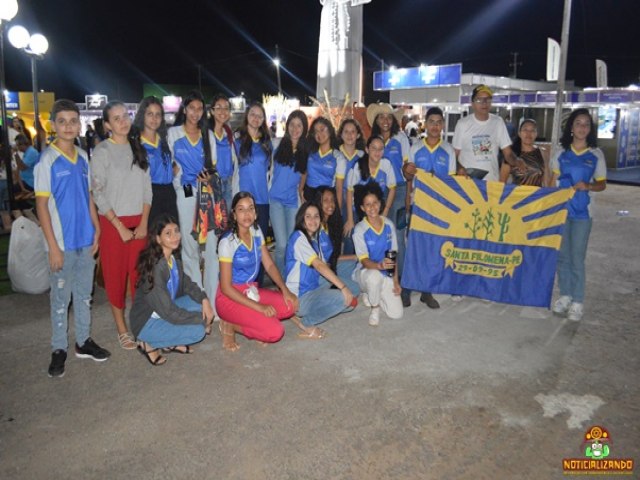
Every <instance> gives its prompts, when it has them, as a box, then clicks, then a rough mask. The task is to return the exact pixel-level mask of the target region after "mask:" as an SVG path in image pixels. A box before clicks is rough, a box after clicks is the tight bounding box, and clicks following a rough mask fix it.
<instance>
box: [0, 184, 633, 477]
mask: <svg viewBox="0 0 640 480" xmlns="http://www.w3.org/2000/svg"><path fill="white" fill-rule="evenodd" d="M597 197H598V201H597V205H596V210H595V221H594V227H593V231H592V235H591V241H590V245H589V252H588V265H587V270H588V274H587V282H588V283H587V300H586V305H585V308H586V314H585V318H584V319H583V321H582V322H580V323H575V322H568V321H567V320H565V319H562V318H559V317H556V316H553V315H552V314H551V313H550V311H548V310H544V309H536V308H522V307H516V306H510V305H503V304H497V303H487V302H484V301H482V300H477V299H471V298H465V299H463V301H462V302H459V303H454V302H452V301H451V299H450V298H449V297H447V296H437V298H438V299H439V300H440V302H441V305H442V308H441V309H440V310H437V311H430V310H428V309H427V308H426V306H424V305H422V304H421V303H420V302H419V301H418V297H417V295H414V296H413V304H414V305H413V306H412V307H410V308H409V309H407V310H405V318H403V319H402V320H397V321H391V320H389V319H387V318H385V317H384V316H383V318H382V320H381V323H380V326H379V327H378V328H372V327H369V326H368V325H367V314H366V311H365V310H364V309H363V308H361V307H359V308H358V309H356V311H354V312H352V313H350V314H346V315H343V316H340V317H338V318H336V319H334V320H331V321H329V322H328V323H327V324H325V328H326V330H327V331H328V332H329V335H328V338H326V339H325V340H322V341H305V340H299V339H297V338H296V335H295V333H296V328H295V326H294V325H292V324H288V325H286V329H287V333H286V335H285V338H284V339H283V340H282V341H281V342H280V343H279V344H275V345H270V346H268V347H266V348H264V347H260V346H258V345H257V344H255V343H254V342H249V341H247V340H245V339H244V338H241V339H240V343H241V346H242V348H241V349H240V351H239V352H237V353H229V352H226V351H223V350H222V349H221V348H220V336H219V334H217V332H215V333H214V335H212V337H210V338H208V339H207V340H205V342H203V343H202V344H201V345H199V346H198V347H197V351H196V353H195V354H194V355H191V356H184V355H177V354H173V355H171V356H170V357H169V361H168V362H167V364H166V365H164V366H163V367H158V368H154V367H151V366H150V365H149V364H148V363H147V362H146V360H145V359H144V358H142V356H141V355H140V354H138V353H137V352H135V351H124V350H121V349H120V348H119V347H118V346H117V339H116V333H115V328H114V325H113V322H112V320H111V314H110V312H109V307H108V305H107V303H106V299H105V296H104V292H103V291H102V290H101V289H97V292H96V296H95V306H94V310H93V313H94V321H93V338H94V339H95V340H96V341H97V342H98V343H99V344H101V345H103V346H105V347H107V348H109V349H110V350H111V351H112V352H113V356H112V358H111V359H110V360H109V361H108V362H105V363H101V364H98V363H95V362H93V361H91V360H80V359H76V358H75V357H72V356H71V357H70V358H69V359H68V361H67V372H66V375H65V377H64V378H61V379H60V378H58V379H50V378H48V377H47V375H46V370H47V366H48V362H49V355H50V352H49V347H48V345H49V337H50V327H49V319H48V298H47V296H46V295H40V296H26V295H18V294H15V295H9V296H6V297H1V298H0V312H1V320H0V340H1V342H2V345H3V348H2V351H1V352H0V365H2V368H3V373H2V375H0V478H2V479H14V478H16V479H50V478H51V479H53V478H83V479H88V478H100V479H104V478H128V477H130V478H136V479H146V478H158V477H163V478H202V479H278V480H283V479H296V480H298V479H387V478H389V479H391V478H393V479H443V478H446V479H515V478H518V479H529V478H531V479H534V478H535V479H540V478H544V479H549V478H563V473H562V459H563V458H568V457H572V458H584V454H583V451H581V448H582V441H583V435H584V433H585V431H586V429H587V428H588V427H590V426H591V425H594V424H599V425H602V426H604V427H605V428H607V429H608V430H609V432H610V434H611V438H612V440H613V443H612V446H611V457H615V458H629V457H630V458H634V459H635V460H636V462H638V461H640V447H639V445H640V442H639V440H640V406H639V405H640V387H639V383H640V382H639V380H638V378H639V377H638V373H637V372H638V370H639V369H640V355H639V354H640V332H639V323H640V314H639V313H638V312H639V311H640V293H639V290H638V288H639V279H640V276H639V272H640V247H639V246H638V245H639V242H640V220H639V219H640V189H638V188H635V187H625V186H616V185H613V186H609V188H608V189H607V190H606V191H605V192H603V193H601V194H599V195H597ZM618 210H629V211H630V212H631V213H630V215H629V216H627V217H619V216H617V215H616V211H618ZM287 323H289V322H287ZM639 473H640V470H639V469H638V468H637V467H636V471H635V475H636V476H637V475H638V474H639ZM636 476H634V478H637V477H636Z"/></svg>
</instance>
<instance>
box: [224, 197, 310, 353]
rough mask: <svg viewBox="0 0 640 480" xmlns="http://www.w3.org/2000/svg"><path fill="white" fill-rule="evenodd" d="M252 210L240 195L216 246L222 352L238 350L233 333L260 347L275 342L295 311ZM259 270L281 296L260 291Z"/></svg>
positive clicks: (249, 199)
mask: <svg viewBox="0 0 640 480" xmlns="http://www.w3.org/2000/svg"><path fill="white" fill-rule="evenodd" d="M257 220H258V217H257V214H256V205H255V202H254V200H253V196H252V195H251V194H250V193H249V192H238V193H237V194H236V195H235V196H234V197H233V201H232V202H231V231H230V232H228V233H227V234H226V235H225V236H224V237H223V238H222V239H221V240H220V244H219V246H218V258H219V259H220V284H219V287H218V292H217V294H216V312H217V313H218V316H219V317H220V318H221V320H220V332H221V333H222V347H223V348H225V349H226V350H230V351H236V350H238V348H240V346H239V345H238V344H237V343H236V340H235V335H236V332H238V333H241V334H243V335H244V336H245V337H247V338H250V339H254V340H258V341H261V342H269V343H272V342H277V341H278V340H280V339H281V338H282V336H283V335H284V328H283V327H282V325H281V324H280V320H284V319H286V318H289V317H292V316H293V315H294V313H295V312H296V311H297V310H298V298H297V297H296V296H295V295H294V294H293V293H291V292H290V291H289V289H288V288H287V286H286V285H285V283H284V281H283V280H282V276H281V275H280V272H279V271H278V268H277V267H276V265H275V263H273V260H272V259H271V255H270V254H269V251H268V250H267V247H266V245H265V241H264V236H263V234H262V231H261V230H260V227H258V224H257ZM260 265H262V266H263V267H264V270H265V272H267V274H268V275H269V277H271V280H273V282H274V283H275V284H276V286H277V287H278V288H279V289H280V292H275V291H273V290H267V289H264V288H258V284H257V283H256V278H257V276H258V271H259V270H260Z"/></svg>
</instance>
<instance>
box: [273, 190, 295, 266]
mask: <svg viewBox="0 0 640 480" xmlns="http://www.w3.org/2000/svg"><path fill="white" fill-rule="evenodd" d="M297 212H298V209H297V208H293V207H287V206H285V205H284V204H282V203H281V202H278V201H277V200H272V201H271V203H270V204H269V215H270V217H271V226H272V227H273V236H274V237H275V240H276V258H275V262H276V266H277V267H278V270H279V271H280V274H281V275H282V276H283V277H284V267H285V265H284V254H285V252H286V250H287V242H288V241H289V237H290V236H291V234H292V233H293V228H294V227H295V225H296V213H297Z"/></svg>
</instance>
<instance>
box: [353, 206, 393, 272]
mask: <svg viewBox="0 0 640 480" xmlns="http://www.w3.org/2000/svg"><path fill="white" fill-rule="evenodd" d="M383 220H384V223H383V224H382V228H380V230H376V229H375V228H374V227H373V226H372V225H371V224H370V223H369V222H368V221H367V219H366V218H365V219H363V220H362V221H361V222H359V223H358V224H357V225H356V227H355V228H354V229H353V244H354V246H355V249H356V255H357V257H358V260H360V262H359V263H358V267H356V268H362V263H361V262H362V260H364V259H365V258H368V259H369V260H371V261H373V262H376V263H377V262H381V261H382V259H383V258H384V256H385V252H386V251H387V250H396V251H397V250H398V239H397V237H396V227H395V225H394V224H393V222H392V221H391V220H389V219H388V218H386V217H383Z"/></svg>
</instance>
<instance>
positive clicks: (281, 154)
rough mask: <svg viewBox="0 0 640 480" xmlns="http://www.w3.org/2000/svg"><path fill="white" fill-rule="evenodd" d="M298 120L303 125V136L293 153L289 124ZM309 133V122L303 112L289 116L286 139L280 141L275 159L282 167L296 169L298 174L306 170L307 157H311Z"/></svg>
mask: <svg viewBox="0 0 640 480" xmlns="http://www.w3.org/2000/svg"><path fill="white" fill-rule="evenodd" d="M295 119H298V120H300V122H301V123H302V136H301V137H300V139H299V140H298V144H297V145H296V151H295V152H294V151H293V142H292V141H291V135H290V134H289V124H290V123H291V121H292V120H295ZM308 132H309V122H308V121H307V115H306V114H305V113H304V112H303V111H302V110H294V111H293V112H291V113H290V114H289V117H288V118H287V124H286V126H285V130H284V137H282V140H281V141H280V145H279V146H278V149H277V150H276V153H275V155H274V156H273V159H274V160H275V161H276V162H278V163H279V164H280V165H284V166H285V167H291V166H293V167H294V170H295V171H296V172H301V173H302V172H303V171H304V170H305V164H306V161H307V157H308V156H309V149H308V148H307V138H306V137H307V133H308Z"/></svg>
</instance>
